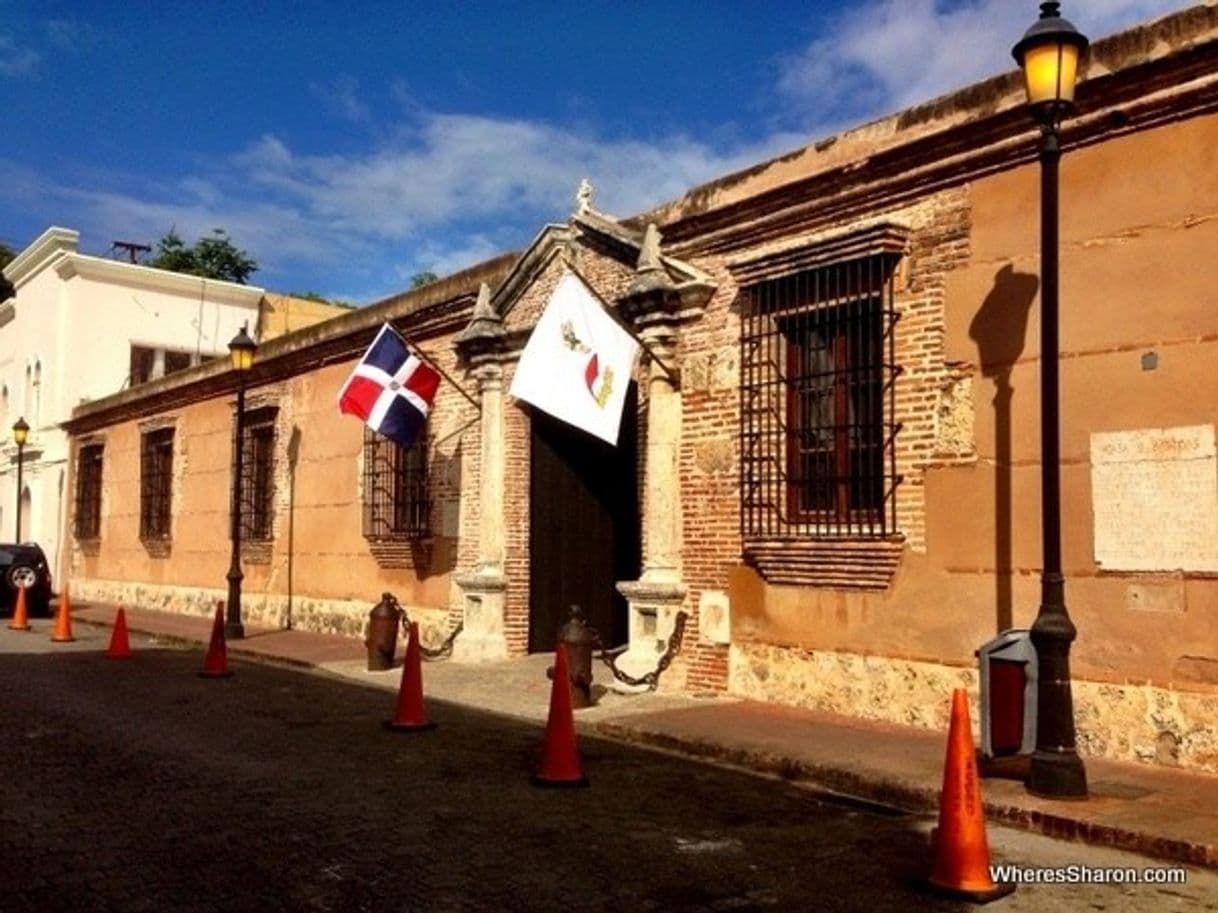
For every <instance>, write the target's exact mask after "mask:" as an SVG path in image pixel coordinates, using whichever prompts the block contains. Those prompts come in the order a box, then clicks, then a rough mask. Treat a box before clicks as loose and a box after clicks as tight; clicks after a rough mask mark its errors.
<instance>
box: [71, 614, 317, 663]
mask: <svg viewBox="0 0 1218 913" xmlns="http://www.w3.org/2000/svg"><path fill="white" fill-rule="evenodd" d="M72 623H73V624H83V625H93V626H94V627H95V628H113V627H114V623H113V622H109V621H101V620H98V619H94V618H76V617H74V618H73V619H72ZM127 630H128V631H129V632H130V633H132V634H142V635H143V636H144V637H151V638H153V639H154V640H158V641H160V642H161V643H166V644H175V645H177V646H182V647H197V648H202V649H206V648H207V640H206V639H202V640H200V639H198V638H194V637H189V636H187V635H184V634H166V633H165V632H164V631H151V630H149V629H147V628H142V627H140V626H139V624H138V623H136V624H132V623H131V622H130V621H129V622H128V623H127ZM224 649H225V652H226V653H227V654H228V655H229V656H238V657H240V658H241V659H244V660H248V661H250V662H260V663H274V664H275V665H282V666H291V667H293V668H295V669H317V670H318V671H325V670H323V669H322V668H321V667H320V666H319V665H317V663H314V662H310V661H309V660H307V659H297V658H295V657H292V656H275V655H273V654H271V653H262V652H259V651H257V650H250V649H248V648H246V647H240V646H233V642H232V641H228V640H226V641H225V643H224Z"/></svg>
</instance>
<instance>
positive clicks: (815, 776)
mask: <svg viewBox="0 0 1218 913" xmlns="http://www.w3.org/2000/svg"><path fill="white" fill-rule="evenodd" d="M593 728H594V729H595V731H596V732H597V733H599V734H600V735H603V736H606V737H608V738H613V739H617V740H620V741H623V742H631V743H633V744H636V745H641V746H644V747H650V748H657V749H660V750H663V751H670V752H676V753H678V754H682V755H686V756H688V757H695V758H702V759H706V760H713V761H720V762H722V763H725V764H729V765H732V766H734V767H739V768H744V769H746V770H752V771H755V772H757V773H762V774H769V775H773V776H777V777H781V778H782V779H784V780H791V781H794V782H802V783H808V784H810V785H812V786H815V787H817V788H819V789H823V790H826V791H828V792H829V793H831V794H844V795H845V796H848V797H857V798H859V799H861V800H864V801H867V802H873V803H876V804H878V805H880V806H885V807H889V808H895V809H899V810H901V811H905V812H908V813H910V814H933V813H935V812H937V810H938V804H939V790H938V789H937V788H932V787H928V786H922V785H919V784H917V783H912V782H910V781H907V780H901V779H899V778H894V777H886V776H884V775H882V774H868V773H860V772H859V771H857V770H853V769H851V768H848V767H845V766H841V765H836V764H816V763H809V762H806V761H801V760H799V759H797V758H792V757H789V756H785V755H781V754H775V753H772V752H766V751H760V750H757V749H751V748H747V747H732V746H727V745H722V744H719V743H717V742H712V741H709V740H706V739H699V738H691V737H684V736H679V735H673V734H671V733H667V732H657V731H654V730H647V729H642V728H639V727H637V726H632V725H630V724H628V723H626V724H623V723H618V722H614V721H612V720H603V721H600V722H598V723H596V724H594V727H593ZM982 804H983V806H984V808H985V813H986V820H987V821H989V822H990V823H1001V824H1005V825H1009V826H1011V827H1016V828H1019V829H1021V830H1026V831H1031V832H1033V833H1037V834H1043V835H1044V836H1046V837H1053V838H1055V839H1058V840H1073V841H1076V842H1078V843H1085V844H1089V845H1093V846H1106V847H1112V848H1113V849H1118V850H1128V851H1130V852H1134V853H1138V854H1141V855H1143V856H1151V857H1154V858H1156V859H1162V860H1167V861H1170V862H1177V863H1184V864H1186V865H1192V866H1197V867H1201V868H1208V869H1218V845H1214V844H1209V845H1207V844H1203V843H1190V842H1188V841H1184V840H1175V839H1171V838H1168V837H1162V836H1159V835H1157V834H1151V833H1147V832H1145V831H1138V830H1134V829H1131V828H1124V827H1114V826H1112V825H1106V824H1097V823H1094V822H1090V821H1081V820H1079V819H1077V818H1070V817H1067V816H1065V815H1060V814H1052V813H1047V812H1043V811H1038V810H1036V809H1030V808H1024V807H1021V806H1019V805H1014V804H1012V803H1009V802H1001V801H998V802H995V801H985V800H983V803H982Z"/></svg>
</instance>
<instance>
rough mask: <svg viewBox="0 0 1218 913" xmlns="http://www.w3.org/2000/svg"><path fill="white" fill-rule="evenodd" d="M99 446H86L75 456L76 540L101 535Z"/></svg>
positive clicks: (100, 456)
mask: <svg viewBox="0 0 1218 913" xmlns="http://www.w3.org/2000/svg"><path fill="white" fill-rule="evenodd" d="M103 450H104V447H103V446H102V445H101V444H86V445H85V446H84V447H81V448H80V452H79V453H78V454H77V455H76V519H75V533H76V538H77V539H96V538H97V537H98V536H99V535H101V494H102V452H103Z"/></svg>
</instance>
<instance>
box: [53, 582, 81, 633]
mask: <svg viewBox="0 0 1218 913" xmlns="http://www.w3.org/2000/svg"><path fill="white" fill-rule="evenodd" d="M51 640H52V641H53V642H54V643H57V644H66V643H70V642H71V641H73V640H76V638H75V637H73V636H72V601H71V600H70V599H69V598H68V588H67V586H65V587H64V588H63V592H62V593H61V594H60V595H59V611H58V612H56V613H55V631H54V633H53V634H51Z"/></svg>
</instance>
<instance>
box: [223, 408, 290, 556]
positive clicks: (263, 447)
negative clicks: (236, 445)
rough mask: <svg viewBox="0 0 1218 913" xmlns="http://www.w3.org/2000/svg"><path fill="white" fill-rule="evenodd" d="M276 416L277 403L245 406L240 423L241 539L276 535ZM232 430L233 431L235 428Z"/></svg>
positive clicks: (266, 539)
mask: <svg viewBox="0 0 1218 913" xmlns="http://www.w3.org/2000/svg"><path fill="white" fill-rule="evenodd" d="M278 415H279V409H278V407H276V406H266V407H263V408H260V409H247V410H246V412H245V417H244V418H243V419H242V422H241V425H242V437H243V440H242V447H243V452H242V454H241V539H242V541H243V542H265V541H268V540H270V539H272V538H274V535H275V420H276V418H277V417H278ZM233 433H234V435H235V434H236V430H235V429H234V432H233ZM233 452H234V453H235V452H236V451H235V450H234V451H233ZM234 469H235V467H234ZM230 496H231V495H230Z"/></svg>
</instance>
